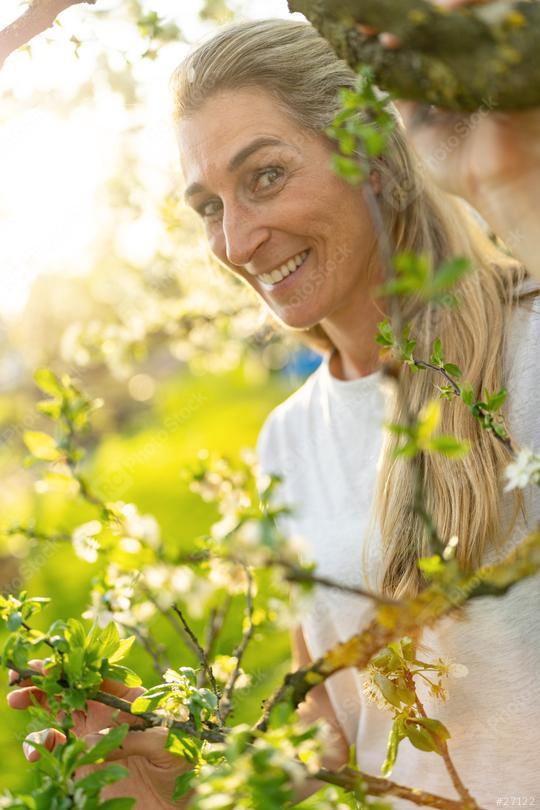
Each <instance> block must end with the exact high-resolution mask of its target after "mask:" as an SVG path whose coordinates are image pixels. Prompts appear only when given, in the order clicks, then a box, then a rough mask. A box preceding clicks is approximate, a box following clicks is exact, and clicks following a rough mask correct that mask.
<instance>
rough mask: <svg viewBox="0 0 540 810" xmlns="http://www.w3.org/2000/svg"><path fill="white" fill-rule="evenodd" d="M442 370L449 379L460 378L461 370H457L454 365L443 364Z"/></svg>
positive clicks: (457, 367)
mask: <svg viewBox="0 0 540 810" xmlns="http://www.w3.org/2000/svg"><path fill="white" fill-rule="evenodd" d="M444 370H445V371H446V373H447V374H449V375H450V376H451V377H458V378H459V377H461V369H460V368H459V366H456V365H455V364H454V363H445V364H444Z"/></svg>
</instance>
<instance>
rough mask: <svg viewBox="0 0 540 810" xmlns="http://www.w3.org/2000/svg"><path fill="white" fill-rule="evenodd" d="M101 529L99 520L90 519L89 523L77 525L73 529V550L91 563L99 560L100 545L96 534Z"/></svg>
mask: <svg viewBox="0 0 540 810" xmlns="http://www.w3.org/2000/svg"><path fill="white" fill-rule="evenodd" d="M101 529H102V526H101V523H100V522H99V520H90V521H89V522H88V523H83V524H82V525H81V526H77V528H76V529H75V530H74V531H73V534H72V536H71V540H72V543H73V550H74V552H75V554H76V555H77V557H79V558H80V559H81V560H85V562H89V563H94V562H95V561H96V560H97V558H98V550H99V549H100V545H99V543H98V541H97V540H96V535H98V534H99V533H100V532H101Z"/></svg>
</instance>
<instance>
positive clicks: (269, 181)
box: [254, 166, 283, 191]
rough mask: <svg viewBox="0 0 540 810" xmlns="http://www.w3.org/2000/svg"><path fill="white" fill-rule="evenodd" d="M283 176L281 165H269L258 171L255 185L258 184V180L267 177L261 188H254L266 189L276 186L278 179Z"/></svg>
mask: <svg viewBox="0 0 540 810" xmlns="http://www.w3.org/2000/svg"><path fill="white" fill-rule="evenodd" d="M282 177H283V169H282V168H281V166H267V167H266V168H265V169H261V170H260V171H258V172H256V174H255V186H257V185H258V181H259V180H261V179H266V182H263V183H262V185H261V187H260V188H256V187H255V189H254V190H255V191H259V190H262V191H264V190H265V189H266V188H270V187H271V186H274V185H275V184H276V183H277V181H278V180H281V178H282Z"/></svg>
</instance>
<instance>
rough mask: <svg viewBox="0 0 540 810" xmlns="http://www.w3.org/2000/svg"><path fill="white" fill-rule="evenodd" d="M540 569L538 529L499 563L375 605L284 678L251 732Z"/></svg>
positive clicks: (460, 572) (459, 573) (461, 573)
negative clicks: (346, 635) (354, 629)
mask: <svg viewBox="0 0 540 810" xmlns="http://www.w3.org/2000/svg"><path fill="white" fill-rule="evenodd" d="M539 570H540V529H537V530H536V531H535V532H532V533H531V534H529V535H527V537H526V538H525V539H524V540H522V541H521V543H519V545H518V546H516V547H515V548H514V549H513V550H512V551H511V552H510V553H509V554H508V555H507V556H506V557H505V558H504V559H503V560H502V561H501V562H498V563H496V564H494V565H485V566H482V567H481V568H479V569H478V570H477V571H474V572H465V571H459V570H458V571H456V572H455V575H454V576H451V577H449V578H447V579H441V580H437V581H435V582H433V583H432V584H431V585H429V586H428V587H427V588H425V589H424V590H423V591H421V592H420V593H419V594H418V595H417V596H415V597H413V598H410V599H403V600H401V601H400V602H399V603H398V604H395V605H383V606H380V607H379V608H378V609H377V611H376V613H375V617H374V618H373V619H372V621H371V622H370V623H369V624H368V626H367V627H366V629H365V630H363V631H362V632H361V633H357V634H356V635H354V636H352V637H351V638H350V639H348V640H347V641H345V642H342V643H340V644H336V646H335V647H332V648H331V649H330V650H328V651H327V652H326V653H325V654H324V655H323V656H321V657H320V658H318V659H317V660H316V661H314V662H312V663H311V664H310V666H307V667H302V668H301V669H298V670H296V672H290V673H289V674H288V675H286V676H285V679H284V681H283V684H282V686H280V688H279V689H278V690H277V691H276V692H275V694H274V695H273V696H272V697H271V698H270V699H269V700H268V701H267V702H266V704H265V709H264V712H263V715H262V717H261V718H260V720H259V721H258V723H257V725H256V728H257V729H258V730H259V731H266V729H267V728H268V723H269V720H270V714H271V712H272V709H273V708H274V707H275V706H276V705H277V704H278V703H281V702H282V701H289V702H291V703H292V704H293V705H294V706H298V705H299V704H300V703H302V702H303V701H304V700H305V698H306V695H307V694H308V692H309V691H310V690H311V689H313V688H314V687H315V686H317V685H318V684H320V683H322V682H323V681H325V680H326V679H327V678H329V677H330V675H333V674H334V673H335V672H339V671H340V670H342V669H346V668H347V667H355V668H357V669H360V670H362V669H365V668H366V666H367V665H368V663H369V661H370V660H371V659H372V658H373V656H374V655H375V654H376V653H378V652H379V651H380V650H382V649H383V648H384V647H386V646H387V645H388V644H389V643H390V642H391V641H396V640H399V639H400V638H403V636H410V635H414V633H415V631H416V630H417V629H418V628H420V627H431V626H433V625H434V624H436V622H437V621H439V620H440V619H442V618H443V617H444V616H447V615H449V614H450V613H452V612H453V611H455V610H456V609H457V608H460V607H462V606H463V605H465V603H466V602H467V600H469V599H475V598H478V597H481V596H488V595H489V596H500V595H503V594H505V593H506V592H507V591H508V590H509V588H511V587H512V585H515V584H516V583H517V582H519V581H520V580H522V579H523V578H525V577H529V576H534V575H535V574H537V572H538V571H539Z"/></svg>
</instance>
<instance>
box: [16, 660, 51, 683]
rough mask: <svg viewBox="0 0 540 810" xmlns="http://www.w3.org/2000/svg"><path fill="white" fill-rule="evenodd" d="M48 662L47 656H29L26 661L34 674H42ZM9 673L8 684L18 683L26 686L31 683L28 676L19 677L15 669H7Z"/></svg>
mask: <svg viewBox="0 0 540 810" xmlns="http://www.w3.org/2000/svg"><path fill="white" fill-rule="evenodd" d="M48 662H49V659H47V658H44V659H42V658H31V659H30V660H29V661H28V666H29V668H30V669H32V670H34V671H35V673H36V675H44V674H45V669H46V665H47V663H48ZM8 673H9V685H10V686H15V684H20V685H21V686H28V685H29V684H31V683H32V681H31V680H30V678H21V676H20V675H19V673H18V672H17V670H15V669H10V670H8Z"/></svg>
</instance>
